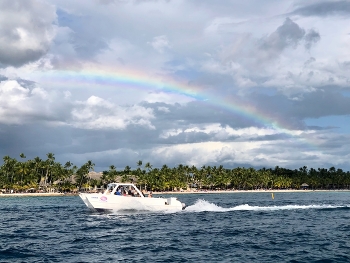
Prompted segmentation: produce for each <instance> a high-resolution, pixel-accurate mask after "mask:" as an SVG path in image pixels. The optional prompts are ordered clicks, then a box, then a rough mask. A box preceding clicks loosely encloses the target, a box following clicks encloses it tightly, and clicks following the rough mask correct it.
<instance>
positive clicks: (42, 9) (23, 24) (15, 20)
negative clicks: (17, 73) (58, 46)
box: [0, 0, 56, 66]
mask: <svg viewBox="0 0 350 263" xmlns="http://www.w3.org/2000/svg"><path fill="white" fill-rule="evenodd" d="M55 19H56V14H55V8H54V7H53V6H51V5H49V4H47V3H46V2H42V1H38V0H28V1H20V0H4V1H1V4H0V35H1V38H0V66H1V65H3V66H21V65H23V64H26V63H28V62H31V61H35V60H38V59H39V58H40V57H42V56H43V55H44V54H46V52H47V51H48V49H49V47H50V43H51V40H52V38H53V37H54V30H53V23H54V22H55Z"/></svg>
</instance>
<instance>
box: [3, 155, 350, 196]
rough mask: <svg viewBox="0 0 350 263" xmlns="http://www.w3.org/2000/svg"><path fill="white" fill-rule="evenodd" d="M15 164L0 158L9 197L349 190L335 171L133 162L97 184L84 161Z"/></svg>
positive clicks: (347, 177) (346, 175) (349, 175)
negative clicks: (112, 189)
mask: <svg viewBox="0 0 350 263" xmlns="http://www.w3.org/2000/svg"><path fill="white" fill-rule="evenodd" d="M19 156H20V160H17V159H16V158H11V157H10V156H4V157H3V165H2V166H1V167H0V188H1V189H5V190H10V189H12V190H14V191H28V190H29V189H32V190H39V189H40V190H42V191H48V190H49V189H55V190H56V191H60V192H72V191H81V190H84V189H92V188H104V187H106V185H107V184H108V183H111V182H133V183H135V184H136V185H138V187H139V188H141V189H147V190H153V191H172V190H179V189H186V188H197V189H208V190H214V189H221V190H224V189H238V190H255V189H300V188H301V186H302V184H307V185H308V188H310V189H349V187H350V172H349V171H343V170H342V169H336V168H335V167H330V168H329V169H326V168H318V169H314V168H310V169H308V167H306V166H303V167H301V168H299V169H294V170H292V169H287V168H282V167H279V166H276V167H275V168H261V169H254V168H252V167H250V168H244V167H236V168H232V169H227V168H224V167H223V166H222V165H220V166H202V167H200V168H197V167H195V166H188V165H182V164H179V165H178V166H177V167H172V168H171V167H168V166H167V165H163V166H162V167H160V168H159V167H157V168H153V166H152V165H151V164H150V163H149V162H147V163H146V164H145V165H143V162H142V161H141V160H139V161H138V162H137V163H136V167H137V168H135V169H132V168H131V167H130V166H126V167H125V168H124V169H119V170H117V168H116V166H114V165H111V166H109V169H108V170H106V171H103V172H102V176H101V177H100V178H99V179H96V178H95V179H93V178H91V177H89V172H90V171H93V170H94V166H95V164H94V163H93V162H92V161H91V160H89V161H87V162H86V163H84V164H83V165H81V166H79V167H78V166H76V165H74V164H73V163H72V162H70V161H67V162H66V163H65V164H63V165H62V164H61V163H59V162H56V161H55V156H54V154H53V153H48V154H46V159H44V160H42V159H41V158H39V157H35V158H34V159H31V160H30V159H26V156H25V155H24V154H23V153H21V154H20V155H19Z"/></svg>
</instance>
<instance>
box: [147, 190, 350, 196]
mask: <svg viewBox="0 0 350 263" xmlns="http://www.w3.org/2000/svg"><path fill="white" fill-rule="evenodd" d="M310 192H350V190H294V189H291V190H287V189H286V190H227V191H226V190H221V191H220V190H215V191H209V190H208V191H183V192H171V191H170V192H153V194H154V195H157V194H158V195H159V194H232V193H310Z"/></svg>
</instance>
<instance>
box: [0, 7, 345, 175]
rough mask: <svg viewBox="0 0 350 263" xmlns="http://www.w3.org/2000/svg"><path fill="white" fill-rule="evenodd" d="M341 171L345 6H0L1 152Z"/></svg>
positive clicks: (120, 162)
mask: <svg viewBox="0 0 350 263" xmlns="http://www.w3.org/2000/svg"><path fill="white" fill-rule="evenodd" d="M22 152H23V153H25V155H26V156H27V158H34V157H35V156H39V157H41V158H43V159H45V157H46V153H49V152H52V153H54V154H55V156H56V160H57V161H60V162H66V161H68V160H70V161H72V162H73V163H74V164H76V165H81V164H83V163H84V162H85V161H87V160H92V161H93V162H94V163H95V164H96V167H95V170H97V171H102V170H103V169H106V168H107V167H108V166H109V165H111V164H114V165H116V166H117V168H119V169H123V168H124V167H125V166H126V165H129V166H131V167H136V162H137V161H138V160H142V161H143V162H144V163H146V162H150V163H151V164H152V165H153V167H160V166H162V165H163V164H167V165H168V166H170V167H174V166H177V165H178V164H180V163H181V164H188V165H195V166H197V167H200V166H202V165H221V164H222V165H224V167H227V168H231V167H237V166H245V167H256V168H260V167H275V166H276V165H278V166H281V167H287V168H292V169H294V168H299V167H301V166H304V165H306V166H308V167H309V168H310V167H313V168H318V167H325V168H329V167H331V166H335V167H336V168H342V169H346V170H350V162H349V160H350V1H335V0H334V1H326V0H309V1H303V0H285V1H280V0H265V1H261V0H247V1H241V0H222V1H220V4H217V1H209V0H91V1H85V0H84V1H83V0H74V1H71V0H46V1H44V0H43V1H40V0H27V1H21V0H2V1H1V2H0V155H1V157H3V156H5V155H10V156H11V157H15V158H18V159H19V154H20V153H22Z"/></svg>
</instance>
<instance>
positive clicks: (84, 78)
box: [37, 65, 317, 148]
mask: <svg viewBox="0 0 350 263" xmlns="http://www.w3.org/2000/svg"><path fill="white" fill-rule="evenodd" d="M37 79H38V82H39V83H42V84H47V85H48V86H59V87H64V88H67V87H69V86H71V87H72V88H73V87H75V88H77V87H81V88H84V87H87V86H93V87H99V86H109V87H112V88H116V87H119V88H126V87H127V88H128V89H135V90H140V89H141V90H147V89H148V90H152V91H159V92H167V93H174V94H179V95H184V96H186V97H190V98H192V99H193V100H197V101H203V102H205V103H208V104H209V105H211V106H212V107H216V108H220V109H224V110H226V111H228V112H229V113H234V114H237V115H239V116H241V117H242V118H246V119H249V120H253V121H255V122H257V123H259V124H260V125H263V126H264V127H266V128H273V129H274V130H277V131H278V132H280V133H284V134H287V135H289V136H291V137H294V138H296V137H299V139H300V140H302V141H303V143H305V144H309V145H311V146H312V147H313V148H314V147H315V146H316V145H317V142H310V140H311V139H310V138H309V139H305V137H303V136H302V134H301V133H300V132H299V134H297V133H296V131H294V130H292V129H290V128H289V125H288V123H286V122H283V120H279V119H278V118H276V117H271V116H270V115H269V114H268V113H266V112H262V111H261V110H259V109H257V108H255V107H254V106H253V105H250V104H249V103H246V102H242V100H239V99H237V98H233V97H227V96H225V97H224V96H220V95H216V94H212V93H210V92H208V91H206V90H205V89H204V88H203V87H198V86H196V85H190V84H188V83H186V82H184V81H182V80H174V79H171V78H169V77H168V76H163V75H151V74H146V73H144V72H141V71H135V70H133V71H130V70H129V71H127V70H120V69H114V68H113V69H112V68H106V67H100V66H98V67H97V66H96V65H92V66H90V67H85V68H84V69H82V70H62V71H59V70H52V71H46V72H45V73H44V74H42V73H39V75H38V76H37Z"/></svg>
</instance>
